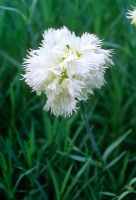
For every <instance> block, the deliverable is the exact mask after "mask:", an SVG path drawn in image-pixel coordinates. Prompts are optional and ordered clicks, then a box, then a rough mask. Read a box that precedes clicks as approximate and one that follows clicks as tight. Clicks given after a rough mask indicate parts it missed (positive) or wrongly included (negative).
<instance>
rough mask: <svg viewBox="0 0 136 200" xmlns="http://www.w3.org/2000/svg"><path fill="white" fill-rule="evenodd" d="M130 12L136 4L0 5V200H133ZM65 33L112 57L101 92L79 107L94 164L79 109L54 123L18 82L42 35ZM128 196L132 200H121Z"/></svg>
mask: <svg viewBox="0 0 136 200" xmlns="http://www.w3.org/2000/svg"><path fill="white" fill-rule="evenodd" d="M131 5H136V1H131V0H0V200H4V199H12V200H18V199H23V200H31V199H32V200H44V199H49V200H55V199H56V200H70V199H72V200H75V199H78V200H111V199H112V200H113V199H114V200H117V199H118V200H119V198H120V200H121V199H123V200H125V199H126V200H136V194H135V192H136V189H135V188H136V184H135V183H136V180H135V179H134V178H135V177H136V29H135V28H134V27H133V26H132V25H131V24H130V21H129V20H128V19H127V18H126V13H127V10H128V9H131ZM64 25H65V26H67V27H68V28H69V29H70V30H72V31H74V32H76V34H77V35H81V34H82V33H83V32H90V33H95V34H97V35H98V36H99V37H100V38H101V39H103V40H104V48H107V49H113V50H114V53H113V61H114V63H115V64H114V66H112V67H111V68H110V69H109V70H108V71H107V73H106V81H107V84H106V85H105V86H104V87H103V88H102V89H101V90H99V91H98V90H97V91H95V93H94V95H92V96H90V99H89V100H88V101H87V103H86V104H85V105H86V107H87V113H86V115H87V117H88V120H89V124H90V127H91V128H92V130H93V132H94V135H95V138H96V141H97V144H98V148H99V150H100V152H101V157H100V158H99V159H98V158H97V156H96V155H95V153H94V151H93V149H92V144H91V141H90V135H89V131H87V130H86V128H85V123H84V121H83V119H82V116H81V112H80V109H79V110H78V112H77V113H76V114H73V116H72V117H70V118H66V119H64V118H57V117H54V116H52V115H51V114H50V113H46V112H45V111H43V106H44V104H45V97H44V96H41V97H37V96H36V94H35V93H32V92H31V89H30V88H29V87H28V86H27V85H26V84H25V83H24V81H22V80H20V79H21V74H22V73H23V72H24V71H23V67H22V62H23V58H24V57H25V56H26V54H27V50H28V49H29V48H33V49H36V48H37V47H38V45H39V43H40V42H41V39H42V33H43V31H44V30H45V29H47V28H50V27H55V28H59V27H62V26H64ZM128 132H130V134H127V133H128ZM113 147H115V148H113ZM107 149H108V151H109V156H108V158H107V159H104V156H103V155H105V154H104V152H105V151H106V150H107ZM131 181H133V184H131ZM126 191H127V192H128V193H132V194H128V195H127V196H126V197H124V198H123V196H122V198H121V195H123V194H124V195H125V193H124V192H126Z"/></svg>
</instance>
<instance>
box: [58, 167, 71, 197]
mask: <svg viewBox="0 0 136 200" xmlns="http://www.w3.org/2000/svg"><path fill="white" fill-rule="evenodd" d="M72 167H73V165H71V166H70V167H69V170H68V171H66V176H65V177H64V180H63V182H62V186H61V194H62V193H63V192H64V190H65V188H66V186H67V182H68V179H69V177H70V174H71V170H72Z"/></svg>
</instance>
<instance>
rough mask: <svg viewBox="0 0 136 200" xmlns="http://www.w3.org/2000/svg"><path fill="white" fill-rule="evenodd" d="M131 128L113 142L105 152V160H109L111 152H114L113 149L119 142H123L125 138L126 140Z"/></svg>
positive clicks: (103, 157)
mask: <svg viewBox="0 0 136 200" xmlns="http://www.w3.org/2000/svg"><path fill="white" fill-rule="evenodd" d="M130 132H131V130H129V131H128V132H127V133H125V134H124V135H122V136H121V137H119V138H118V139H117V140H116V141H115V142H113V143H112V144H111V145H110V146H109V147H108V148H107V149H106V150H105V152H104V154H103V156H102V159H103V160H104V162H106V161H107V159H108V157H109V156H110V155H111V153H112V152H113V150H114V149H115V148H116V147H118V146H119V144H120V143H121V142H123V140H125V138H126V137H127V136H128V135H129V134H130Z"/></svg>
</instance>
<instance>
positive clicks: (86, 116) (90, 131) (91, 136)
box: [81, 103, 101, 160]
mask: <svg viewBox="0 0 136 200" xmlns="http://www.w3.org/2000/svg"><path fill="white" fill-rule="evenodd" d="M81 108H82V109H81V114H82V118H83V121H84V124H85V128H86V131H87V134H89V135H90V139H91V143H92V148H93V150H94V152H95V154H96V156H97V158H98V159H99V160H100V159H101V153H100V150H99V148H98V145H97V143H96V140H95V136H94V133H93V131H92V129H91V127H90V125H89V121H88V115H87V110H86V106H85V104H84V103H82V105H81Z"/></svg>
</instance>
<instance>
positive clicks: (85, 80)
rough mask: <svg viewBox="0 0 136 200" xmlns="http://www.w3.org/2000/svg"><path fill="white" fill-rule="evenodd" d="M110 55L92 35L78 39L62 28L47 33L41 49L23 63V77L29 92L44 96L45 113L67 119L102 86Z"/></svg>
mask: <svg viewBox="0 0 136 200" xmlns="http://www.w3.org/2000/svg"><path fill="white" fill-rule="evenodd" d="M110 53H111V51H110V50H104V49H102V48H101V41H100V40H99V38H98V37H96V36H95V35H92V34H89V33H84V34H83V35H82V36H81V37H78V36H75V34H74V33H71V32H70V31H69V30H68V29H67V28H66V27H63V28H61V29H57V30H55V29H49V30H47V31H45V32H44V34H43V41H42V44H41V46H40V47H39V48H38V49H37V50H31V51H30V52H29V54H28V56H27V58H26V59H25V60H24V68H25V74H24V75H23V77H24V79H25V82H26V83H27V84H28V85H29V86H30V87H31V88H32V90H33V91H36V92H37V94H41V93H44V94H45V95H46V97H47V101H46V105H45V109H46V110H51V113H53V114H54V115H57V116H58V115H63V116H70V115H71V114H72V113H73V112H74V111H75V110H76V109H77V102H79V101H81V100H86V99H87V98H88V94H89V93H93V90H94V89H95V88H101V86H102V85H104V83H105V79H104V73H105V69H106V67H107V66H108V65H109V64H112V61H111V59H110V57H111V55H110Z"/></svg>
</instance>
